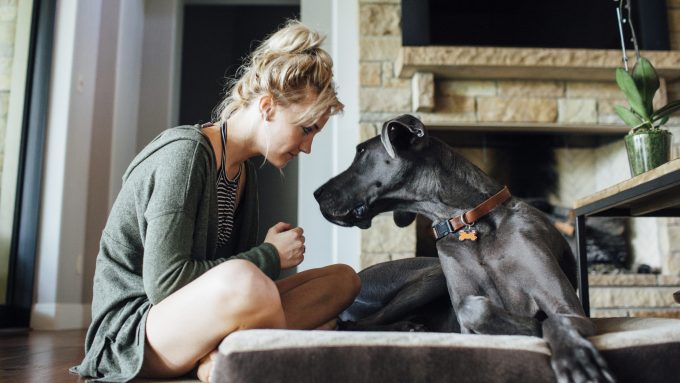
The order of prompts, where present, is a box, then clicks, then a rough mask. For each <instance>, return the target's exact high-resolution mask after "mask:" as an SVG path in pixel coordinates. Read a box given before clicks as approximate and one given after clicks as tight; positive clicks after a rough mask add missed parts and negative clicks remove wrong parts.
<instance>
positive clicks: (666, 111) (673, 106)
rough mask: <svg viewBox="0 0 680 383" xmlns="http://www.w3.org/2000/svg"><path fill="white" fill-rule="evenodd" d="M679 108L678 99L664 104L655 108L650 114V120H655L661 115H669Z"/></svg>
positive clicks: (679, 101)
mask: <svg viewBox="0 0 680 383" xmlns="http://www.w3.org/2000/svg"><path fill="white" fill-rule="evenodd" d="M678 110H680V100H677V101H672V102H669V103H668V104H666V106H664V107H663V108H661V109H659V110H657V111H656V112H654V113H653V114H652V115H651V118H652V121H656V120H658V119H660V118H663V117H670V116H671V114H673V113H675V112H677V111H678Z"/></svg>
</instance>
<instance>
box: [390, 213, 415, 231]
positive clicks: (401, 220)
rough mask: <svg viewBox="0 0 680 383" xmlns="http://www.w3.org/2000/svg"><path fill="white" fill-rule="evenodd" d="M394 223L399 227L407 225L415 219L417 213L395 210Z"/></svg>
mask: <svg viewBox="0 0 680 383" xmlns="http://www.w3.org/2000/svg"><path fill="white" fill-rule="evenodd" d="M393 218H394V223H396V224H397V226H399V227H406V226H408V225H410V224H411V222H413V221H415V219H416V213H411V212H409V211H399V210H395V211H394V213H393Z"/></svg>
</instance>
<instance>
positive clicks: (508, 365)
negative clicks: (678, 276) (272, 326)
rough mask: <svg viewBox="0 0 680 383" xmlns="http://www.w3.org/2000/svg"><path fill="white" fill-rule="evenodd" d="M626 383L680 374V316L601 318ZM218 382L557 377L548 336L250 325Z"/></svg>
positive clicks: (602, 339)
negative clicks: (272, 328) (260, 328)
mask: <svg viewBox="0 0 680 383" xmlns="http://www.w3.org/2000/svg"><path fill="white" fill-rule="evenodd" d="M594 321H595V323H596V325H597V328H598V335H597V336H594V337H592V338H591V340H592V342H593V344H595V346H596V347H597V348H598V349H600V350H601V352H602V355H603V356H604V358H605V359H606V360H607V362H608V363H609V365H610V367H611V368H612V370H613V371H614V373H615V375H616V377H617V378H618V380H619V382H669V381H674V379H677V378H678V376H680V373H679V370H678V366H677V363H678V362H679V361H680V320H677V319H656V318H606V319H595V320H594ZM219 351H220V355H219V357H218V360H217V364H216V367H215V371H214V375H213V377H214V378H215V379H216V381H217V382H266V381H280V382H303V383H304V382H310V383H311V382H322V383H334V382H418V381H420V382H453V381H455V382H483V381H493V382H517V381H522V382H554V381H555V378H554V375H553V372H552V370H551V368H550V349H549V347H548V345H547V343H546V342H545V341H543V339H541V338H535V337H527V336H506V335H503V336H491V335H462V334H442V333H398V332H339V331H287V330H248V331H240V332H237V333H234V334H232V335H230V336H228V337H227V338H225V339H224V341H223V342H222V343H221V344H220V347H219Z"/></svg>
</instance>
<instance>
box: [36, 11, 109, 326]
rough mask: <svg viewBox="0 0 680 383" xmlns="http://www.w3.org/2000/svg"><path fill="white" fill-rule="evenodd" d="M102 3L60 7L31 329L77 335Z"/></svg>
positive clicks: (83, 313) (82, 308)
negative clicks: (72, 331) (74, 331)
mask: <svg viewBox="0 0 680 383" xmlns="http://www.w3.org/2000/svg"><path fill="white" fill-rule="evenodd" d="M100 17H101V0H87V1H76V0H73V1H60V2H59V3H58V4H57V13H56V22H55V33H54V36H55V40H54V47H53V64H52V77H51V84H50V100H49V112H48V117H47V135H46V149H45V150H46V153H45V165H44V178H43V191H42V197H41V213H40V229H39V230H40V233H39V237H38V238H39V239H38V250H37V252H38V254H37V258H38V259H37V264H36V268H37V269H36V278H35V279H36V289H35V300H34V302H35V304H34V308H33V312H32V315H31V322H32V323H31V325H32V327H34V328H48V329H51V328H78V327H82V326H83V325H84V322H86V321H87V318H88V314H89V306H87V305H86V304H83V303H82V301H81V296H82V289H83V276H82V265H83V251H84V249H85V232H86V230H85V223H86V212H87V200H88V199H87V195H88V173H89V161H87V160H83V159H88V158H90V150H91V131H92V115H93V114H92V112H93V100H94V89H95V87H94V85H95V79H96V68H97V55H93V54H92V52H97V45H98V37H99V21H100Z"/></svg>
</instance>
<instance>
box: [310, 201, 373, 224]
mask: <svg viewBox="0 0 680 383" xmlns="http://www.w3.org/2000/svg"><path fill="white" fill-rule="evenodd" d="M321 214H322V215H323V216H324V218H326V219H327V220H328V221H330V222H332V223H334V224H336V225H338V226H343V227H351V226H357V227H358V228H360V229H368V228H369V227H371V219H372V218H373V217H371V216H370V214H369V208H368V205H367V204H366V203H361V204H359V205H357V206H355V207H354V208H352V209H349V210H345V211H344V212H341V213H338V214H331V213H329V212H326V211H323V210H322V211H321Z"/></svg>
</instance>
